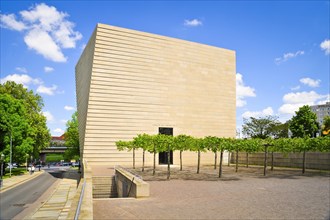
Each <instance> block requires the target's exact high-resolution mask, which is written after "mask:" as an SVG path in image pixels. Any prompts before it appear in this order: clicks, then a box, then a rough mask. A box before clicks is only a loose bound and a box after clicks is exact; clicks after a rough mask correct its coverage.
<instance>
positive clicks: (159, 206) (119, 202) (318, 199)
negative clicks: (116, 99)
mask: <svg viewBox="0 0 330 220" xmlns="http://www.w3.org/2000/svg"><path fill="white" fill-rule="evenodd" d="M135 172H137V170H136V171H135ZM181 172H182V171H178V168H174V169H172V175H171V178H172V179H171V180H170V181H166V180H165V179H166V175H165V173H166V171H165V168H161V169H158V172H157V175H156V177H152V175H150V174H151V169H150V168H148V169H147V172H145V173H144V175H142V176H143V178H144V179H145V180H147V181H148V182H149V183H150V189H151V195H150V197H149V198H146V199H100V200H96V199H94V219H329V218H330V209H329V207H330V176H329V172H315V171H310V170H308V171H307V173H306V174H305V175H302V174H301V170H299V169H298V170H297V169H279V168H276V169H275V171H273V172H271V171H269V172H268V176H267V177H263V175H262V173H263V169H262V167H252V168H244V167H240V168H239V172H238V173H235V172H234V167H226V166H225V167H224V174H223V178H221V179H219V178H217V170H213V169H212V167H202V169H201V173H200V174H194V173H195V172H196V168H195V167H189V168H185V171H183V173H181ZM141 173H142V172H138V174H139V175H141ZM188 174H191V175H188ZM207 177H208V178H207Z"/></svg>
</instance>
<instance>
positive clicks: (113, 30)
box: [98, 24, 235, 54]
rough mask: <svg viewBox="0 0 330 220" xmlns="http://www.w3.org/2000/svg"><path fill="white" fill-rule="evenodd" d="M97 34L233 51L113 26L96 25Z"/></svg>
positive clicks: (229, 52)
mask: <svg viewBox="0 0 330 220" xmlns="http://www.w3.org/2000/svg"><path fill="white" fill-rule="evenodd" d="M98 33H105V34H107V35H106V36H113V35H115V36H122V37H126V38H132V39H141V40H143V41H148V42H154V41H155V42H157V44H162V43H163V44H170V43H173V44H175V45H182V46H185V47H191V48H192V49H194V48H196V47H198V48H201V50H203V49H204V48H205V51H219V52H222V53H228V54H233V53H235V51H233V50H228V49H224V48H219V47H215V46H211V45H206V44H201V43H196V42H191V41H185V40H182V39H178V38H171V37H167V36H161V35H157V34H153V33H146V32H141V31H137V30H129V29H125V28H120V27H115V26H109V25H103V24H99V25H98Z"/></svg>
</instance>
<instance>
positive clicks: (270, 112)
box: [242, 107, 274, 118]
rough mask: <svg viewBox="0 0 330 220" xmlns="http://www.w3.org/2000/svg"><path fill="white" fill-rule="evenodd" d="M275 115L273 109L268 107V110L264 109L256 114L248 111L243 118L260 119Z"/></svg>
mask: <svg viewBox="0 0 330 220" xmlns="http://www.w3.org/2000/svg"><path fill="white" fill-rule="evenodd" d="M273 114H274V111H273V109H272V107H267V108H265V109H263V110H262V111H256V112H251V111H246V112H244V113H243V114H242V117H243V118H250V117H254V118H259V117H264V116H269V115H273Z"/></svg>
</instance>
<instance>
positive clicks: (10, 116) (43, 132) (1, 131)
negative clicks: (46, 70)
mask: <svg viewBox="0 0 330 220" xmlns="http://www.w3.org/2000/svg"><path fill="white" fill-rule="evenodd" d="M43 105H44V104H43V100H42V98H41V96H39V95H38V94H34V93H33V91H32V90H27V89H26V88H24V87H23V85H22V84H16V83H15V82H10V81H8V82H6V83H4V84H0V154H2V153H3V154H4V155H5V161H6V162H9V160H10V159H9V158H10V146H11V145H12V146H13V147H12V161H14V162H16V163H23V162H25V160H26V159H27V157H30V156H31V155H32V156H33V157H34V158H37V157H39V152H40V151H41V149H43V148H46V147H48V146H49V141H50V137H51V136H50V132H49V130H48V128H47V125H46V117H45V116H44V115H43V114H42V111H41V110H42V107H43Z"/></svg>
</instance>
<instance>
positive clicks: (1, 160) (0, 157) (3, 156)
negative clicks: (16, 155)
mask: <svg viewBox="0 0 330 220" xmlns="http://www.w3.org/2000/svg"><path fill="white" fill-rule="evenodd" d="M4 159H5V155H3V154H1V156H0V162H1V175H0V188H1V187H2V181H3V180H2V176H3V160H4Z"/></svg>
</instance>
